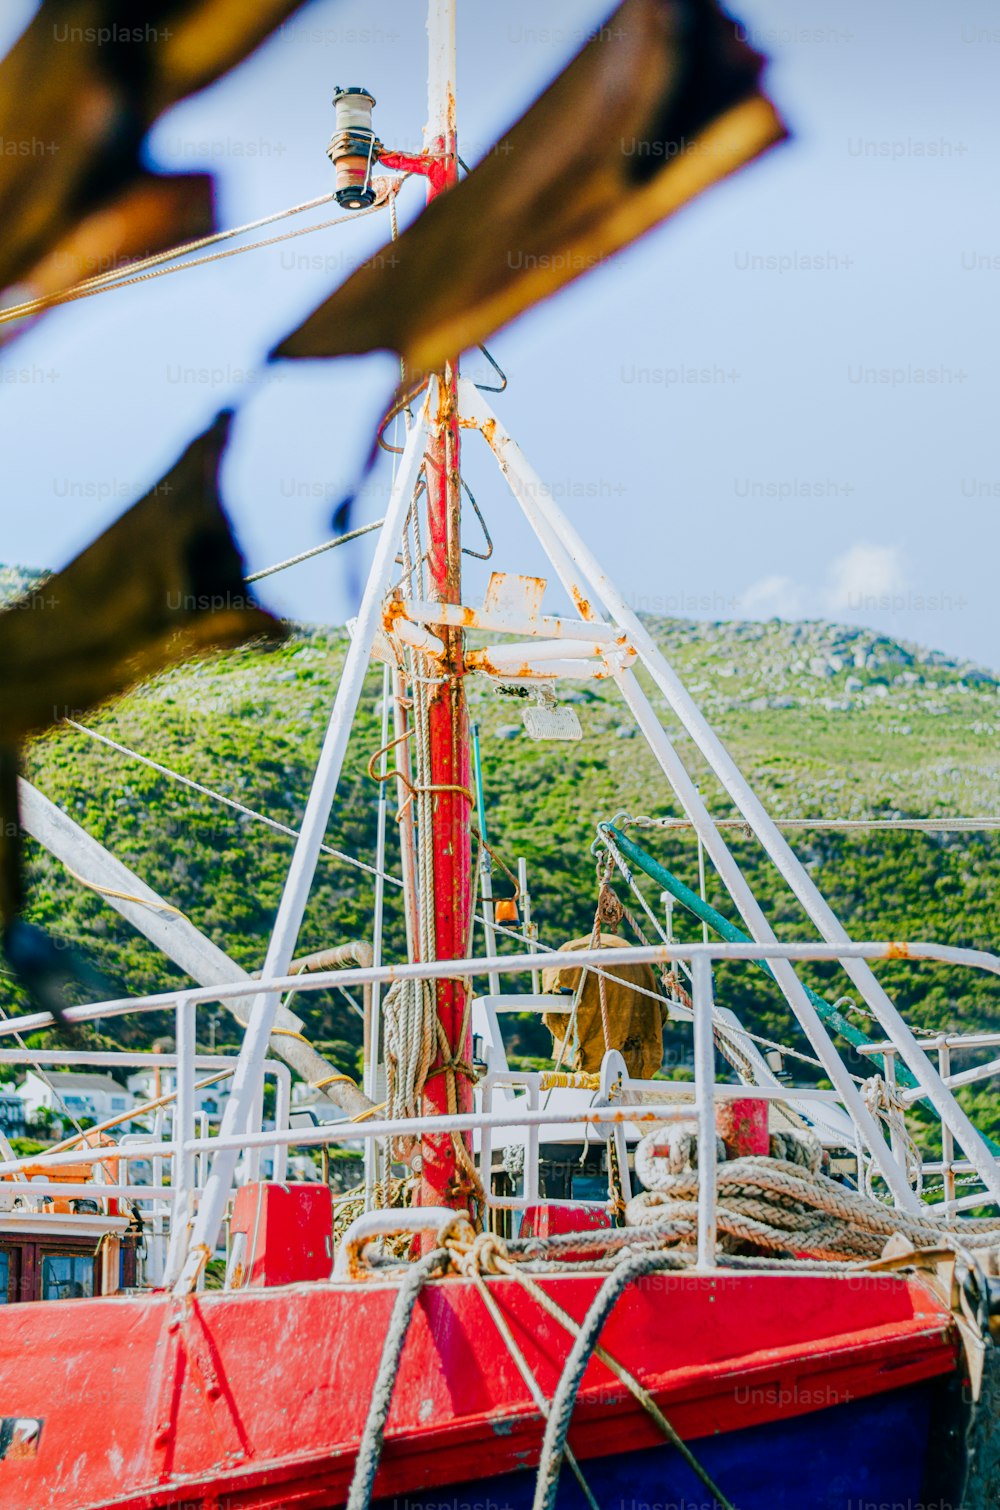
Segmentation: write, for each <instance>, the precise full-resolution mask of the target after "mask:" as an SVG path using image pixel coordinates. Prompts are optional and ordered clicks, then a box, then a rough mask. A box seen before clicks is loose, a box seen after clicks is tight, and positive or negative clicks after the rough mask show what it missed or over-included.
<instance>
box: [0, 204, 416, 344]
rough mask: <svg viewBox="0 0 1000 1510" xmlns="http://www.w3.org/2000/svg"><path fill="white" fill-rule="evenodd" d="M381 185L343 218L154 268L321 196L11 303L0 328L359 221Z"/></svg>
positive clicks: (372, 207) (371, 208)
mask: <svg viewBox="0 0 1000 1510" xmlns="http://www.w3.org/2000/svg"><path fill="white" fill-rule="evenodd" d="M378 182H379V183H380V184H382V185H384V186H385V187H384V189H382V191H381V194H380V197H379V198H377V199H376V201H375V203H374V204H372V205H369V206H368V207H367V209H364V210H352V211H350V212H349V213H348V214H346V215H335V216H333V217H332V219H330V220H319V221H317V222H316V224H315V225H307V226H302V227H300V229H298V230H295V231H286V232H284V233H283V234H282V235H280V236H268V237H266V238H264V239H263V240H261V241H250V242H248V243H247V245H246V246H235V247H231V248H230V249H229V250H228V251H225V252H212V253H211V254H210V255H209V256H207V257H194V258H192V259H191V260H190V261H189V262H178V263H176V265H175V266H173V267H161V266H154V264H159V263H163V262H172V261H173V259H174V258H175V257H181V256H186V255H187V253H188V252H191V251H195V250H197V249H198V248H199V247H202V246H211V245H212V244H213V243H215V242H218V241H226V240H229V239H231V238H232V237H233V236H240V235H242V234H243V233H244V232H245V231H248V230H252V229H253V228H254V227H255V226H259V225H267V224H269V223H270V222H271V221H275V220H281V219H283V218H284V217H285V216H288V215H297V214H298V213H299V212H300V211H302V210H307V209H312V208H314V207H315V206H316V205H319V204H325V203H327V202H328V201H329V200H330V199H331V198H332V197H333V196H332V195H330V194H324V195H323V196H321V197H320V198H319V199H314V200H309V201H308V202H307V203H305V204H301V205H296V206H294V207H293V208H292V209H290V210H279V211H278V212H277V213H276V214H274V215H266V216H264V217H263V218H262V219H260V220H256V221H249V222H248V223H247V224H246V225H243V226H237V227H236V228H235V229H234V230H231V231H219V232H216V233H215V234H214V235H213V236H206V237H202V238H201V240H200V241H191V242H187V243H185V244H184V245H183V246H179V247H174V248H173V249H172V250H171V251H167V252H158V253H156V255H155V256H152V257H145V258H143V259H142V260H141V261H140V262H135V263H130V264H128V266H127V267H125V268H115V269H112V270H111V271H110V272H107V273H98V274H97V275H96V276H95V277H93V278H87V279H85V280H84V281H83V282H82V283H77V284H74V285H73V287H72V288H68V289H65V290H64V291H63V292H62V293H59V294H47V295H43V296H41V297H39V298H37V299H28V300H26V301H25V302H24V303H22V304H13V305H11V306H10V307H9V308H8V309H4V310H0V325H8V324H10V323H11V322H12V321H14V320H23V319H27V318H29V317H30V316H32V315H37V314H41V313H42V312H43V311H44V310H46V309H52V308H54V307H55V306H56V305H59V304H70V303H73V302H74V301H75V300H77V299H89V298H91V297H92V296H93V295H94V294H103V293H108V292H110V291H111V290H112V289H116V288H130V287H132V286H133V285H134V284H138V283H148V282H150V281H151V280H152V279H153V278H162V277H165V276H166V274H167V273H182V272H185V271H186V270H187V269H188V268H192V267H205V266H206V265H207V264H208V263H210V262H221V261H223V260H224V259H225V258H227V257H238V256H239V255H240V254H241V253H242V252H254V251H259V250H260V249H261V248H262V247H267V246H277V245H279V243H281V242H283V241H292V240H294V239H295V237H296V236H308V235H310V234H311V233H312V232H313V231H325V230H328V229H329V228H330V226H333V225H341V224H342V223H343V222H344V221H345V220H359V219H360V218H361V216H362V215H372V214H374V212H375V211H376V210H381V209H384V208H385V204H386V200H387V198H389V197H390V196H391V195H393V194H394V193H395V192H396V189H397V187H398V183H397V181H395V180H389V179H379V180H378ZM143 267H145V268H152V271H150V272H139V273H137V272H136V269H137V268H143Z"/></svg>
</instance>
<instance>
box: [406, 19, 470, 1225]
mask: <svg viewBox="0 0 1000 1510" xmlns="http://www.w3.org/2000/svg"><path fill="white" fill-rule="evenodd" d="M427 35H428V57H429V67H428V76H427V103H428V124H427V132H426V143H425V145H426V150H427V151H428V153H429V154H430V155H431V157H432V158H433V159H435V160H436V163H437V164H440V168H439V170H438V171H436V172H434V171H432V172H431V173H430V174H429V175H428V183H427V197H428V200H430V199H433V198H435V197H436V196H437V195H438V194H441V193H444V192H446V191H447V190H448V189H450V188H451V187H452V185H453V184H455V183H456V181H457V179H458V141H457V134H456V128H455V0H429V3H428V14H427ZM438 376H439V386H438V394H439V403H438V414H437V426H436V433H435V435H434V437H433V439H432V441H431V444H430V446H429V448H428V453H427V466H426V474H427V513H428V556H429V563H428V565H429V577H430V583H431V592H432V595H433V596H434V598H435V599H436V600H437V601H440V602H444V603H459V602H461V581H462V572H461V561H462V555H461V484H460V479H459V452H460V431H459V423H458V355H457V354H456V356H455V358H454V360H453V361H451V362H449V363H447V364H446V366H445V369H444V372H443V373H441V374H439V375H438ZM438 633H439V634H440V635H441V638H442V639H443V640H444V643H445V652H446V653H445V667H444V669H445V673H446V676H447V679H446V680H444V681H442V682H440V683H439V684H438V685H437V686H436V687H435V688H434V689H433V693H432V696H431V699H430V707H429V738H430V764H431V782H432V784H433V786H434V787H435V788H437V790H436V791H435V792H434V797H433V849H434V896H433V897H422V898H421V905H422V906H425V907H433V908H434V912H435V932H436V940H437V957H438V959H440V960H448V959H461V958H462V957H463V956H464V955H465V954H466V953H467V950H468V945H469V935H470V929H471V922H472V840H471V830H470V821H471V810H472V805H471V800H470V798H469V797H468V796H467V795H466V794H467V793H468V792H469V789H470V786H471V766H470V754H469V717H468V707H467V705H466V700H465V685H464V665H463V652H464V635H463V633H462V631H461V630H459V629H441V630H438ZM468 991H469V984H468V983H465V982H462V981H459V980H441V981H439V982H438V986H437V1011H438V1019H439V1021H440V1023H441V1026H442V1027H443V1029H444V1035H445V1037H446V1039H447V1042H448V1045H449V1051H450V1056H451V1058H452V1059H458V1060H461V1061H463V1062H464V1063H466V1064H468V1062H469V1060H470V1059H471V1055H472V1044H471V1031H470V1029H469V1026H468V1023H467V1013H466V1000H467V995H468ZM443 1062H444V1061H443V1057H442V1055H441V1054H440V1053H439V1054H437V1055H436V1056H435V1059H434V1064H433V1066H432V1070H431V1075H430V1077H429V1079H428V1081H427V1084H426V1087H425V1090H424V1096H423V1110H424V1112H425V1113H426V1114H427V1115H429V1116H432V1115H435V1114H443V1113H446V1112H448V1111H452V1110H457V1111H471V1109H472V1083H471V1081H470V1080H469V1078H468V1076H467V1075H464V1074H462V1073H461V1072H456V1073H455V1074H454V1075H449V1074H445V1073H443V1072H441V1067H442V1064H443ZM435 1070H437V1071H438V1073H434V1071H435ZM451 1096H454V1098H455V1100H454V1101H453V1102H452V1103H451V1104H450V1105H449V1100H450V1098H451ZM421 1151H422V1156H423V1164H422V1177H421V1186H420V1193H419V1203H420V1204H421V1205H428V1206H429V1205H434V1206H454V1207H455V1208H456V1209H467V1208H468V1205H469V1195H470V1186H469V1182H468V1180H467V1178H466V1176H465V1174H464V1173H463V1171H462V1168H461V1167H460V1153H459V1151H458V1150H457V1149H456V1147H455V1143H454V1141H453V1139H452V1136H451V1134H449V1133H446V1134H441V1135H439V1136H430V1135H429V1136H425V1137H424V1139H423V1144H422V1150H421Z"/></svg>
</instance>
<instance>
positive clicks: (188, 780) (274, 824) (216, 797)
mask: <svg viewBox="0 0 1000 1510" xmlns="http://www.w3.org/2000/svg"><path fill="white" fill-rule="evenodd" d="M65 722H66V723H68V724H69V725H70V727H71V728H73V729H76V730H77V731H78V732H79V733H80V734H88V735H89V736H90V738H91V739H97V740H99V741H100V742H101V744H105V745H108V746H109V748H110V749H112V750H117V751H118V753H119V754H120V755H127V756H128V758H129V759H130V760H138V761H139V762H140V764H141V765H147V766H149V767H150V769H151V770H154V771H159V773H160V775H161V776H168V777H169V778H170V780H171V781H178V782H180V784H181V785H182V786H189V787H190V788H191V789H192V791H195V792H198V793H199V794H200V795H201V796H202V797H211V798H212V800H213V801H214V802H221V803H222V804H223V805H224V806H225V807H231V808H233V809H234V810H235V811H236V812H238V813H243V814H244V816H245V817H247V818H253V819H254V821H255V822H257V823H263V824H264V825H265V826H266V827H267V828H273V829H274V830H275V832H276V833H279V834H287V835H288V836H289V838H291V839H297V838H298V836H299V835H298V830H297V829H294V828H290V827H289V825H288V824H287V823H279V822H278V820H277V818H269V817H268V816H267V814H266V813H259V812H258V811H257V809H256V808H252V807H247V806H246V804H245V803H243V802H237V800H236V798H235V797H227V796H225V795H224V794H223V793H222V792H216V791H213V790H212V788H211V787H208V786H203V785H202V783H201V782H200V781H195V780H194V778H193V777H191V776H182V775H181V773H180V771H174V770H172V769H171V768H170V766H166V765H161V764H160V762H159V761H158V760H153V759H151V758H150V756H148V755H140V754H139V752H138V750H131V749H129V747H128V745H123V744H119V743H118V741H117V740H116V739H110V738H109V737H108V735H107V734H100V733H98V731H97V730H96V729H91V728H89V727H88V726H87V725H86V724H79V723H77V721H76V719H74V718H67V719H66V720H65ZM320 850H321V851H322V853H323V854H325V855H330V856H331V857H332V858H333V859H335V860H342V861H343V862H344V864H345V865H353V866H354V867H355V868H356V869H357V870H364V871H367V872H368V874H369V875H373V876H377V875H378V874H379V872H378V870H377V869H376V868H375V866H374V865H368V864H366V862H365V861H364V860H356V859H355V858H354V856H353V855H345V854H344V852H343V850H340V849H334V848H333V846H332V845H330V844H321V845H320ZM382 878H383V880H385V881H388V882H390V884H391V885H393V886H402V884H403V883H402V881H401V880H400V879H399V877H398V876H392V875H389V874H388V872H383V873H382Z"/></svg>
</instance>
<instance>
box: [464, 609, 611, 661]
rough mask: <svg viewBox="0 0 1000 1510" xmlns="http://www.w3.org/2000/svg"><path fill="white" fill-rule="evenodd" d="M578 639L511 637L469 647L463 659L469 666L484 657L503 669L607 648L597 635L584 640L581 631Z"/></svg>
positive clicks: (574, 657)
mask: <svg viewBox="0 0 1000 1510" xmlns="http://www.w3.org/2000/svg"><path fill="white" fill-rule="evenodd" d="M582 622H583V621H582V620H581V623H582ZM579 640H580V643H579V644H570V645H567V643H566V641H565V640H513V641H511V643H510V644H504V645H488V646H487V647H486V649H484V650H471V651H470V652H469V654H468V655H467V656H466V657H465V661H466V665H468V666H476V665H478V664H479V663H480V662H483V661H486V662H488V663H489V664H490V665H493V666H502V667H504V668H505V669H507V668H514V667H517V666H520V665H523V664H524V663H525V662H534V661H538V662H541V661H560V662H567V663H569V664H570V665H572V664H573V663H574V662H575V661H577V660H580V661H585V660H586V659H587V657H589V656H595V655H602V654H603V653H604V651H605V650H607V648H608V647H607V645H602V644H601V643H600V642H599V641H598V639H597V637H596V636H595V637H594V639H593V640H592V641H591V642H585V641H584V639H583V636H582V635H580V636H579ZM621 650H622V654H628V646H627V645H623V646H622V647H621Z"/></svg>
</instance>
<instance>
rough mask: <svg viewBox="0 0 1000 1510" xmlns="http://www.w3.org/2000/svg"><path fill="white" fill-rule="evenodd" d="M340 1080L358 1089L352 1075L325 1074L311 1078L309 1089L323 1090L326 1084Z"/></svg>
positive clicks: (333, 1083)
mask: <svg viewBox="0 0 1000 1510" xmlns="http://www.w3.org/2000/svg"><path fill="white" fill-rule="evenodd" d="M300 1036H301V1035H300ZM338 1080H339V1081H341V1082H343V1083H344V1084H345V1085H353V1086H354V1089H355V1090H357V1089H358V1082H357V1081H356V1080H354V1079H353V1078H352V1077H351V1076H350V1075H324V1077H323V1079H322V1080H310V1081H309V1082H308V1084H309V1089H310V1090H313V1091H321V1090H322V1089H323V1087H324V1086H325V1085H336V1083H337V1081H338Z"/></svg>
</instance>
